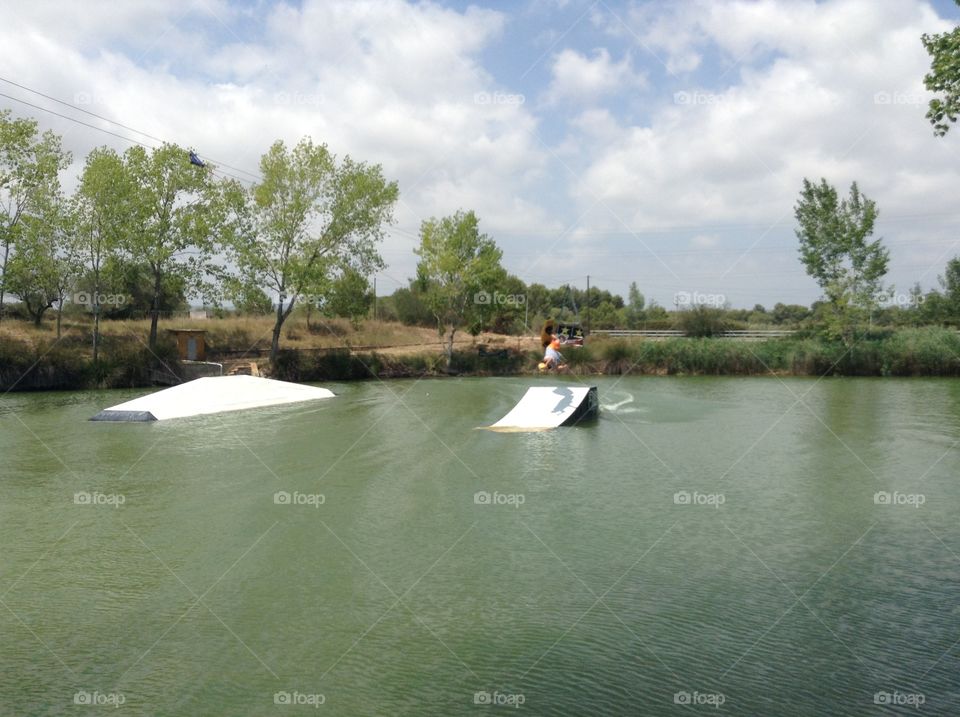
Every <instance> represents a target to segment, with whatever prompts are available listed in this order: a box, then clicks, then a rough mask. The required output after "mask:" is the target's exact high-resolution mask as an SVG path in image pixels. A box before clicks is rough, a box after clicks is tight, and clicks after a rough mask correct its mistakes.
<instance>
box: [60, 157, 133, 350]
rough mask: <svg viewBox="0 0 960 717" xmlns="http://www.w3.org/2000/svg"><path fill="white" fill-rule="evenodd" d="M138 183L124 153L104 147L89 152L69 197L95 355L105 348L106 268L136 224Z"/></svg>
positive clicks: (74, 244) (75, 251) (72, 229)
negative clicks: (103, 301)
mask: <svg viewBox="0 0 960 717" xmlns="http://www.w3.org/2000/svg"><path fill="white" fill-rule="evenodd" d="M134 196H135V185H134V183H133V182H132V181H131V179H130V177H129V174H128V173H127V171H126V168H125V167H124V164H123V160H122V159H121V157H120V156H119V155H118V154H117V153H116V152H114V151H113V150H112V149H108V148H106V147H99V148H97V149H94V150H93V151H92V152H90V154H88V155H87V161H86V164H85V165H84V168H83V174H81V176H80V184H79V185H78V187H77V189H76V191H75V192H74V194H73V197H72V198H71V202H70V221H69V227H70V229H69V232H70V234H71V237H72V244H73V250H72V252H73V254H74V255H75V256H76V257H77V260H78V262H79V264H80V266H81V270H82V271H83V272H84V274H85V276H86V277H87V278H88V279H89V281H88V282H86V283H87V285H86V286H85V287H84V288H85V289H86V290H87V291H86V293H87V295H88V300H89V308H90V311H92V312H93V360H94V361H97V360H98V358H99V352H100V317H101V306H100V298H101V296H102V295H103V289H104V270H105V268H106V266H107V265H108V263H110V262H112V261H116V260H117V258H118V256H119V252H120V246H121V243H122V241H123V240H124V238H125V237H126V236H127V235H128V233H129V232H131V231H132V230H133V227H132V226H131V222H132V221H133V219H134V218H135V216H136V215H135V212H134V210H133V204H134Z"/></svg>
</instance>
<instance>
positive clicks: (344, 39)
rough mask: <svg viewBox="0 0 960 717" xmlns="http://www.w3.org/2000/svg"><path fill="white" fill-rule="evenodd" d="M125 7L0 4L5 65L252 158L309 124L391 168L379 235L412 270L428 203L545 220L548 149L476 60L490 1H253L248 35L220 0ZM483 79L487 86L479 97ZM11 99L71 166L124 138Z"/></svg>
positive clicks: (492, 29)
mask: <svg viewBox="0 0 960 717" xmlns="http://www.w3.org/2000/svg"><path fill="white" fill-rule="evenodd" d="M130 5H135V6H136V7H135V8H134V7H128V4H126V3H121V4H120V6H121V7H120V9H118V6H116V5H115V4H113V3H95V4H91V5H84V6H83V12H79V11H76V12H74V10H72V9H70V8H71V7H72V6H67V9H66V10H65V11H64V12H63V13H62V14H61V16H59V17H58V16H57V14H56V12H55V11H54V8H53V7H52V5H51V4H46V3H40V4H39V5H37V6H36V7H33V8H27V9H24V10H23V11H22V12H21V11H20V10H17V11H14V12H13V13H8V15H10V14H12V15H14V17H15V20H16V21H15V22H10V23H5V24H4V26H3V27H0V44H2V45H3V47H4V48H5V52H4V56H3V58H0V76H4V77H9V78H12V79H16V80H17V81H18V82H20V83H21V84H23V85H26V86H28V87H33V88H37V89H40V90H41V91H43V92H45V93H47V94H49V95H51V96H54V97H58V98H64V99H67V100H68V101H73V102H76V103H77V104H78V106H79V107H81V108H83V109H87V110H90V111H93V112H96V113H98V114H101V115H104V116H106V117H110V118H115V119H117V120H118V121H120V122H123V123H124V124H126V125H129V126H131V127H134V128H137V129H140V130H143V131H145V132H148V133H150V134H152V135H154V136H157V137H161V138H164V139H169V140H172V141H177V142H180V143H181V144H184V145H187V146H193V147H195V148H196V149H197V150H198V151H199V152H200V153H201V155H203V156H206V157H210V158H213V159H214V160H219V161H222V162H224V163H226V164H230V165H232V166H234V167H239V168H241V169H248V170H251V171H254V172H255V171H256V169H257V166H258V162H259V157H260V155H261V154H262V153H263V152H265V151H266V150H267V148H268V147H269V146H270V144H271V143H272V142H273V141H274V140H275V139H277V138H282V139H283V140H285V141H286V142H287V143H288V144H292V143H295V142H296V141H298V140H299V139H300V137H302V136H304V135H310V136H311V137H313V138H314V140H315V141H318V142H325V143H327V144H328V145H329V146H330V148H331V150H332V151H334V152H335V153H337V154H340V155H343V154H350V155H351V156H353V157H354V158H355V159H360V160H364V161H369V162H376V163H380V164H382V165H383V166H384V173H385V174H386V176H387V177H388V178H390V179H397V180H399V182H400V191H401V198H402V200H403V202H404V204H403V206H402V208H401V209H400V210H398V212H397V217H398V219H399V220H400V222H401V223H402V226H398V231H397V233H396V237H395V238H394V239H391V240H388V243H387V246H385V254H386V255H387V256H388V258H389V259H391V261H392V262H394V260H395V262H394V266H393V268H394V270H395V273H398V274H404V275H407V276H410V275H412V274H413V263H414V261H415V257H414V256H413V254H412V253H411V252H409V250H408V248H407V244H408V243H409V234H410V233H413V234H415V233H416V231H417V229H418V228H419V223H420V220H421V218H424V217H427V216H431V215H443V214H449V213H452V212H454V211H456V210H457V209H459V208H464V209H474V210H476V211H477V213H478V215H479V216H480V218H481V220H482V222H483V224H484V227H485V229H486V230H487V231H489V232H490V233H491V234H493V235H494V236H496V232H497V230H504V231H506V230H510V231H520V230H522V229H524V228H530V227H536V228H543V227H549V226H551V225H553V224H555V220H553V219H551V218H550V217H549V215H548V214H547V213H546V212H545V211H544V210H543V209H542V208H541V207H540V206H538V205H537V204H536V203H535V202H534V201H533V200H531V199H530V198H529V196H530V194H531V191H532V190H531V188H532V187H533V186H534V183H535V181H536V180H537V177H538V174H539V173H540V172H541V171H542V167H543V163H544V159H543V155H544V150H543V148H542V147H539V146H538V145H537V141H536V139H535V136H534V130H535V128H536V125H537V120H536V118H535V117H534V116H533V114H532V110H531V109H530V108H528V107H526V106H525V105H524V104H523V103H522V98H518V97H517V96H516V93H511V92H510V91H509V88H503V87H499V86H498V85H497V84H496V83H495V82H494V80H493V79H492V78H491V76H490V75H489V73H488V72H487V71H486V70H485V69H484V68H483V67H482V66H481V64H480V62H479V60H478V55H479V53H480V52H481V51H483V50H484V49H485V48H487V47H488V46H489V44H490V43H491V42H493V41H494V40H495V39H496V38H497V37H499V35H500V33H501V32H502V29H503V25H504V16H503V15H502V14H501V13H499V12H495V11H492V10H484V9H478V8H470V9H468V10H466V11H464V12H456V11H454V10H450V9H445V8H443V7H440V6H438V5H433V4H430V3H424V4H410V3H406V2H402V1H401V0H383V1H382V2H352V1H349V2H348V1H341V2H326V1H321V0H306V1H305V2H304V3H303V4H302V5H301V6H299V7H292V6H289V5H284V4H279V5H275V6H272V7H269V8H265V9H263V10H262V11H261V12H262V13H263V15H262V16H260V17H257V18H254V21H255V23H256V25H257V26H258V29H257V31H256V34H255V35H254V36H253V37H252V38H249V39H248V38H246V37H242V39H241V37H238V35H237V34H235V31H234V30H233V29H230V27H229V25H230V21H231V19H236V12H233V11H229V10H228V9H227V8H226V7H222V6H220V5H217V4H211V5H210V8H212V12H206V10H205V8H206V7H207V2H206V0H204V1H203V2H200V0H197V2H196V3H194V4H190V5H185V6H182V7H181V6H178V5H176V4H172V5H171V4H170V3H160V2H156V3H142V4H139V5H138V4H136V3H134V4H130ZM231 12H233V14H231ZM214 13H215V14H214ZM71 26H72V27H73V31H71V29H70V28H71ZM145 27H147V28H152V29H151V30H150V31H149V32H147V31H146V30H144V28H145ZM191 27H196V28H197V29H196V30H195V31H192V30H190V31H188V28H191ZM237 32H239V31H237ZM241 36H242V33H241ZM484 93H485V95H486V97H488V98H492V100H491V101H490V102H489V103H487V104H478V102H477V100H476V98H477V97H478V96H479V95H482V94H484ZM11 94H12V93H11ZM17 96H20V97H23V98H24V99H27V100H29V101H34V102H36V103H38V104H44V105H45V106H51V103H49V102H44V101H43V100H38V98H37V97H36V96H31V95H29V94H28V93H26V92H22V91H20V92H18V94H17ZM10 106H11V107H12V108H14V109H15V110H16V111H17V112H18V113H20V114H27V115H31V114H32V115H34V116H37V117H38V119H39V120H40V121H41V125H42V126H43V127H51V128H53V129H54V130H55V131H57V132H60V133H61V134H63V135H64V139H65V144H66V145H67V146H68V147H69V148H71V149H72V150H73V151H74V154H75V158H76V160H77V166H76V167H75V171H78V170H79V165H81V164H82V161H83V157H84V156H85V155H86V153H87V152H88V151H89V150H90V149H91V148H92V147H94V146H97V145H100V144H108V145H112V146H115V147H116V148H117V149H120V150H123V149H125V148H126V147H128V146H129V143H126V142H123V141H122V140H119V139H115V138H113V137H111V136H109V135H104V134H101V133H98V132H95V131H93V130H90V129H87V128H84V127H81V126H78V125H76V124H73V123H70V122H67V121H65V120H59V119H57V118H55V117H51V116H49V115H46V114H44V113H41V112H38V111H35V110H31V109H30V108H26V107H23V106H18V105H17V104H16V103H10ZM54 109H57V108H56V107H55V106H54ZM59 109H60V110H62V111H63V112H64V113H66V114H72V113H71V112H70V111H69V110H63V108H59ZM75 116H78V117H80V118H81V119H83V121H87V122H90V123H91V124H95V125H98V126H101V125H102V126H103V127H105V128H109V129H111V130H112V131H117V132H118V133H120V134H127V135H130V133H129V132H126V131H125V130H122V129H118V128H117V127H115V126H114V127H110V126H109V125H107V124H105V123H102V122H100V121H99V120H96V119H93V118H90V117H82V116H80V115H75ZM133 136H136V135H133ZM136 137H137V138H138V139H140V140H142V141H145V142H147V143H148V144H153V142H152V140H149V139H147V138H144V137H142V136H136ZM226 171H231V172H232V170H226ZM557 226H559V225H557ZM401 245H402V246H403V247H404V251H403V252H400V251H396V248H397V247H399V246H401Z"/></svg>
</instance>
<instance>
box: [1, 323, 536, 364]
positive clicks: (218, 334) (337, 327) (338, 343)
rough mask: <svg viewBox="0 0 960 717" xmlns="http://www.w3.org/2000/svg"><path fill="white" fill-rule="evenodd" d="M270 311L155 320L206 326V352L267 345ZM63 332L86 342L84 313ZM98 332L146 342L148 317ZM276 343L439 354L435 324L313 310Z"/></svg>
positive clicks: (511, 339) (529, 340)
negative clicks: (357, 320)
mask: <svg viewBox="0 0 960 717" xmlns="http://www.w3.org/2000/svg"><path fill="white" fill-rule="evenodd" d="M273 321H274V319H273V317H272V316H231V317H227V318H222V319H217V318H211V319H190V318H186V317H184V318H174V319H161V321H160V324H159V330H160V333H161V335H163V333H164V331H165V330H166V329H175V328H176V329H204V330H206V331H207V337H206V341H207V346H208V348H209V350H210V351H212V352H216V351H238V350H239V351H245V350H248V349H253V348H259V349H269V348H270V337H271V335H272V332H273ZM62 329H63V335H64V337H65V338H67V339H68V340H72V341H81V342H82V341H86V340H87V339H88V338H89V337H90V333H91V331H92V329H93V321H92V319H89V318H88V317H80V318H78V317H75V316H71V317H69V318H68V317H64V320H63V325H62ZM100 331H101V333H102V334H103V335H104V336H106V337H116V338H133V337H136V338H137V339H139V340H140V341H143V342H146V340H147V337H148V335H149V333H150V320H149V319H133V320H118V321H102V322H101V324H100ZM55 336H56V323H55V317H53V316H50V317H48V319H47V320H45V321H44V322H43V324H42V325H41V326H40V327H39V328H38V327H35V326H34V325H33V324H32V323H30V322H28V321H20V320H17V319H11V318H7V319H4V320H3V322H2V323H0V337H7V338H10V339H15V340H18V341H22V342H26V343H29V344H31V345H37V344H38V343H45V342H49V341H50V340H52V339H53V338H54V337H55ZM455 339H456V341H455V344H456V347H457V348H458V349H461V350H462V349H464V348H468V347H470V346H472V345H474V344H480V343H485V344H487V345H488V346H489V347H491V348H503V347H509V348H519V349H522V350H528V349H534V348H539V345H540V344H539V338H538V337H516V336H503V335H500V334H488V333H484V334H481V335H480V336H478V337H476V338H474V337H473V336H470V334H468V333H466V332H463V331H458V332H457V334H456V336H455ZM280 346H281V348H288V349H316V348H355V349H372V348H376V349H377V350H378V351H381V352H382V353H387V354H394V355H402V354H407V353H422V352H429V353H434V352H436V353H439V352H441V351H442V350H443V343H442V341H441V337H440V336H439V335H438V333H437V331H436V329H431V328H425V327H420V326H404V325H403V324H400V323H397V322H388V321H372V320H368V321H364V322H362V323H361V324H360V325H359V326H358V327H357V328H356V329H355V328H354V327H353V326H352V325H351V323H350V322H349V321H348V320H346V319H327V318H323V317H318V316H316V315H314V316H313V317H311V319H310V323H309V326H308V325H307V320H306V317H305V315H303V314H298V313H294V315H293V316H291V317H290V318H289V319H287V321H286V322H285V323H284V325H283V329H282V333H281V336H280Z"/></svg>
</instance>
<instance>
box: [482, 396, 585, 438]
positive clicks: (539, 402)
mask: <svg viewBox="0 0 960 717" xmlns="http://www.w3.org/2000/svg"><path fill="white" fill-rule="evenodd" d="M599 410H600V401H599V399H598V398H597V387H596V386H534V387H532V388H528V389H527V392H526V393H525V394H524V395H523V398H522V399H520V403H518V404H517V405H516V406H514V407H513V410H512V411H510V413H508V414H507V415H506V416H504V417H503V418H501V419H500V420H499V421H497V422H496V423H494V424H493V425H492V426H489V428H490V429H491V430H494V431H543V430H547V429H550V428H557V427H558V426H572V425H574V424H577V423H579V422H580V421H582V420H584V419H586V418H591V417H593V416H596V415H597V412H598V411H599Z"/></svg>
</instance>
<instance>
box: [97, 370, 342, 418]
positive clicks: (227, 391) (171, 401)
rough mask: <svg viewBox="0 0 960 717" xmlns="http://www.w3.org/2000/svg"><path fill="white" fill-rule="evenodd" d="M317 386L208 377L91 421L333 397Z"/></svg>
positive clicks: (195, 413) (105, 412) (252, 378)
mask: <svg viewBox="0 0 960 717" xmlns="http://www.w3.org/2000/svg"><path fill="white" fill-rule="evenodd" d="M332 397H333V392H332V391H329V390H327V389H325V388H318V387H316V386H304V385H303V384H299V383H289V382H287V381H275V380H273V379H269V378H259V377H256V376H243V375H237V376H208V377H206V378H197V379H194V380H193V381H187V382H186V383H181V384H180V385H179V386H173V387H171V388H166V389H164V390H162V391H156V392H155V393H151V394H148V395H146V396H141V397H140V398H135V399H133V400H132V401H127V402H126V403H119V404H117V405H116V406H111V407H110V408H106V409H104V410H102V411H100V413H98V414H97V415H96V416H94V417H93V418H91V419H90V420H91V421H163V420H166V419H168V418H184V417H186V416H199V415H205V414H210V413H223V412H225V411H241V410H244V409H248V408H259V407H261V406H276V405H278V404H283V403H298V402H300V401H312V400H314V399H318V398H332Z"/></svg>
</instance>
